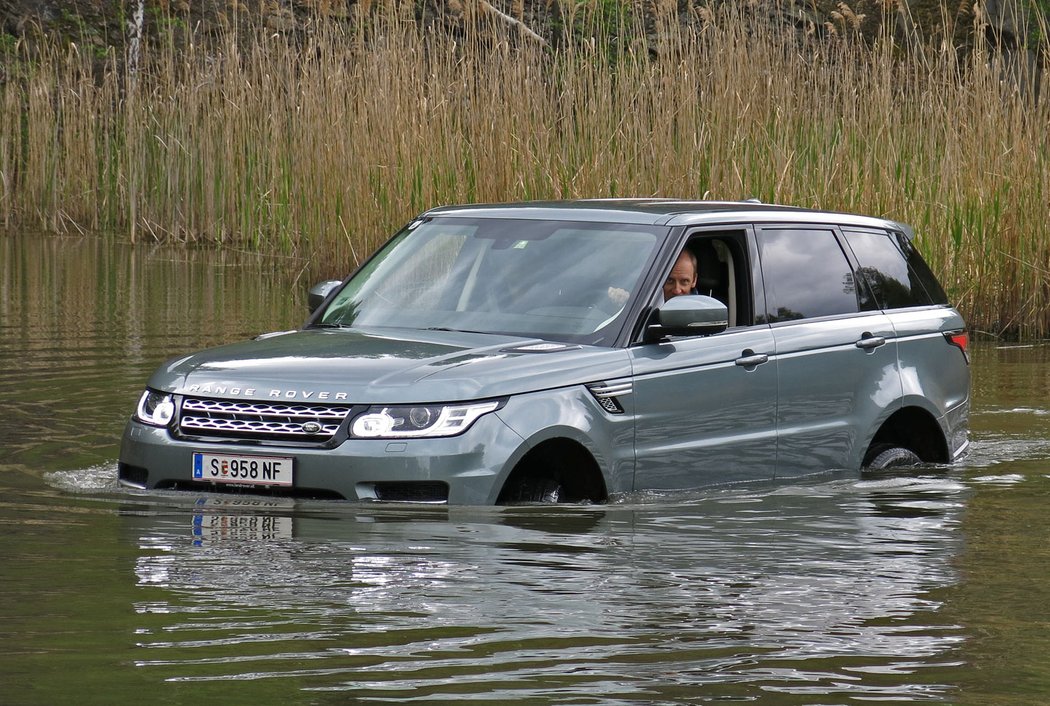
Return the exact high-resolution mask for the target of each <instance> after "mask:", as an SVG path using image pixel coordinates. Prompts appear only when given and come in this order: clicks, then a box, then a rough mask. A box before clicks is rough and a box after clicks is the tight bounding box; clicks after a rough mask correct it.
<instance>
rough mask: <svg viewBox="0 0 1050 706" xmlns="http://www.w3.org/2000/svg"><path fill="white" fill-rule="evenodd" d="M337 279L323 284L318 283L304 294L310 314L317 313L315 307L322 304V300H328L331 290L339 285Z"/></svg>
mask: <svg viewBox="0 0 1050 706" xmlns="http://www.w3.org/2000/svg"><path fill="white" fill-rule="evenodd" d="M341 284H342V282H340V281H339V280H337V279H328V280H325V281H324V282H318V283H317V284H315V285H314V286H312V287H310V290H309V291H308V292H307V294H306V306H307V308H308V309H310V313H311V314H312V313H314V312H315V311H317V307H319V306H321V304H323V303H324V300H325V299H327V298H328V295H329V294H331V293H332V290H333V289H335V288H336V287H338V286H339V285H341Z"/></svg>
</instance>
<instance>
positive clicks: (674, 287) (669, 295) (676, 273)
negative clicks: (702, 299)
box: [664, 252, 696, 301]
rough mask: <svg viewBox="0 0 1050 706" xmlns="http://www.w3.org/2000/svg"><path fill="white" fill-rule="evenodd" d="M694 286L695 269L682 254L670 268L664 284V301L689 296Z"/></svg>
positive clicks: (690, 259) (690, 260) (688, 258)
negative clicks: (681, 295)
mask: <svg viewBox="0 0 1050 706" xmlns="http://www.w3.org/2000/svg"><path fill="white" fill-rule="evenodd" d="M695 286H696V268H695V267H693V260H692V258H690V257H689V255H688V254H686V253H685V252H683V253H682V254H681V255H679V256H678V260H677V261H676V262H675V263H674V267H672V268H671V274H669V275H668V276H667V280H666V281H665V282H664V300H665V301H666V300H668V299H673V298H674V297H677V296H678V295H679V294H689V292H691V291H693V287H695Z"/></svg>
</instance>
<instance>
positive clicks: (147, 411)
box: [135, 390, 175, 427]
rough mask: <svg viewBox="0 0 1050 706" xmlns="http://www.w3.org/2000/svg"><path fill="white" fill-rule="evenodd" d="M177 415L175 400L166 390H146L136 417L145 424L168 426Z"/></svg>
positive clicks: (136, 411)
mask: <svg viewBox="0 0 1050 706" xmlns="http://www.w3.org/2000/svg"><path fill="white" fill-rule="evenodd" d="M174 416H175V401H174V400H173V399H172V398H171V395H169V394H168V393H166V392H154V391H153V390H146V391H145V392H143V393H142V397H140V398H139V406H138V407H137V408H136V409H135V419H137V420H139V421H140V422H142V423H143V424H150V425H152V426H155V427H166V426H168V423H169V422H170V421H171V420H172V418H173V417H174Z"/></svg>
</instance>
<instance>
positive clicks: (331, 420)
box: [179, 397, 351, 444]
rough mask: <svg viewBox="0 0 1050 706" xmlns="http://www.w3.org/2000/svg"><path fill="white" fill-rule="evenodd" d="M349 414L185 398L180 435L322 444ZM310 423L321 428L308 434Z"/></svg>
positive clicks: (338, 408)
mask: <svg viewBox="0 0 1050 706" xmlns="http://www.w3.org/2000/svg"><path fill="white" fill-rule="evenodd" d="M350 410H351V407H350V406H348V405H331V406H329V405H319V404H303V403H293V402H289V403H283V402H247V401H240V400H217V399H208V398H201V397H186V398H183V400H182V414H181V416H180V418H179V431H180V432H182V433H184V434H187V435H191V436H212V437H219V438H223V439H252V440H260V439H267V438H270V439H285V440H288V439H296V440H302V441H310V442H316V443H319V444H323V443H325V442H327V441H328V440H329V439H331V438H332V436H334V435H335V433H336V432H337V431H338V430H339V426H340V425H341V424H342V423H343V420H344V419H346V416H347V415H348V414H349V413H350ZM308 422H314V423H316V424H317V425H318V426H319V427H320V428H319V429H318V430H317V431H314V432H309V431H306V430H305V429H304V428H303V425H304V424H307V423H308Z"/></svg>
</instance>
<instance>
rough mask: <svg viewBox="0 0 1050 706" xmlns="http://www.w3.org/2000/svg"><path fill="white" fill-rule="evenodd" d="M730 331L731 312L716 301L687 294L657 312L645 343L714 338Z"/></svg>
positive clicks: (653, 316) (665, 304) (651, 321)
mask: <svg viewBox="0 0 1050 706" xmlns="http://www.w3.org/2000/svg"><path fill="white" fill-rule="evenodd" d="M727 328H729V309H728V308H727V307H726V305H725V304H723V303H722V302H720V301H718V300H717V299H715V298H714V297H706V296H703V295H701V294H683V295H681V296H678V297H675V298H674V299H670V300H668V301H665V302H664V303H663V304H661V305H660V306H659V308H657V309H656V311H654V312H653V315H652V319H651V320H650V323H649V325H648V326H646V329H645V340H646V341H656V340H659V339H661V338H665V337H667V336H710V335H712V334H715V333H721V332H722V331H725V330H726V329H727Z"/></svg>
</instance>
